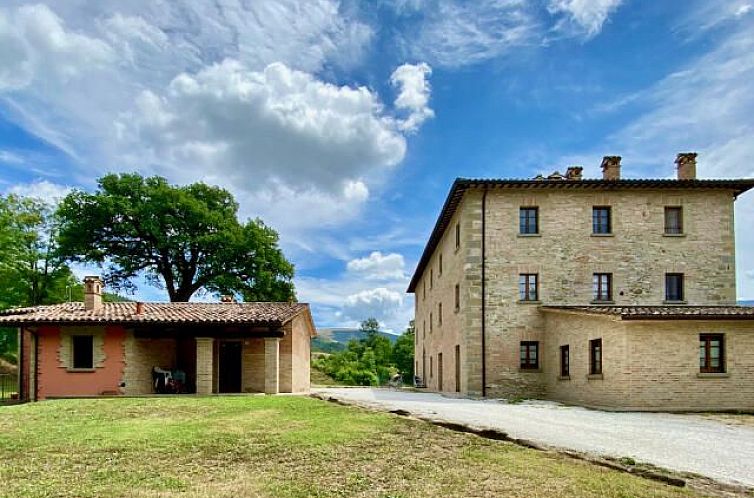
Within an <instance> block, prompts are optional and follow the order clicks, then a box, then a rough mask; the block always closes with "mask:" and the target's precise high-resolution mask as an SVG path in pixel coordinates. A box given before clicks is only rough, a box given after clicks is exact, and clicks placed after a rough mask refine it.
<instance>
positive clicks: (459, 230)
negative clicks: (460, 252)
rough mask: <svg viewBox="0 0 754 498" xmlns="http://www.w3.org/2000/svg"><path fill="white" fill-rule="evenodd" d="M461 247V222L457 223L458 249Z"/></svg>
mask: <svg viewBox="0 0 754 498" xmlns="http://www.w3.org/2000/svg"><path fill="white" fill-rule="evenodd" d="M459 247H461V224H460V223H456V249H458V248H459Z"/></svg>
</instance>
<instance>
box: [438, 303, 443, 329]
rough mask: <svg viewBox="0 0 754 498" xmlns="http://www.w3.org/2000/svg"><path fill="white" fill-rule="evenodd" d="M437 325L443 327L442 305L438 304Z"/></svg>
mask: <svg viewBox="0 0 754 498" xmlns="http://www.w3.org/2000/svg"><path fill="white" fill-rule="evenodd" d="M437 325H442V303H437Z"/></svg>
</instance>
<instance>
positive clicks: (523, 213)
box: [518, 207, 539, 235]
mask: <svg viewBox="0 0 754 498" xmlns="http://www.w3.org/2000/svg"><path fill="white" fill-rule="evenodd" d="M518 233H520V234H522V235H532V234H537V233H539V208H536V207H522V208H521V209H519V211H518Z"/></svg>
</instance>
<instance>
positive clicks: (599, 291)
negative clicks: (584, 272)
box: [592, 273, 613, 301]
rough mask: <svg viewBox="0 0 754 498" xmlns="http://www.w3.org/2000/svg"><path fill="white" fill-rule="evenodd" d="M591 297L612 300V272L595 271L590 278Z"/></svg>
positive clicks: (597, 299)
mask: <svg viewBox="0 0 754 498" xmlns="http://www.w3.org/2000/svg"><path fill="white" fill-rule="evenodd" d="M592 299H594V300H595V301H612V300H613V274H612V273H595V274H594V277H593V279H592Z"/></svg>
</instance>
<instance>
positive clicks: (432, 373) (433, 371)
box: [429, 355, 435, 379]
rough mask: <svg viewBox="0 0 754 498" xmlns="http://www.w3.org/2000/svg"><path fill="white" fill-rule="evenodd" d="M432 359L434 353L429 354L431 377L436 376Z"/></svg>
mask: <svg viewBox="0 0 754 498" xmlns="http://www.w3.org/2000/svg"><path fill="white" fill-rule="evenodd" d="M432 359H433V357H432V355H429V378H430V379H431V378H432V377H434V376H435V369H434V367H433V365H432Z"/></svg>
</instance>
